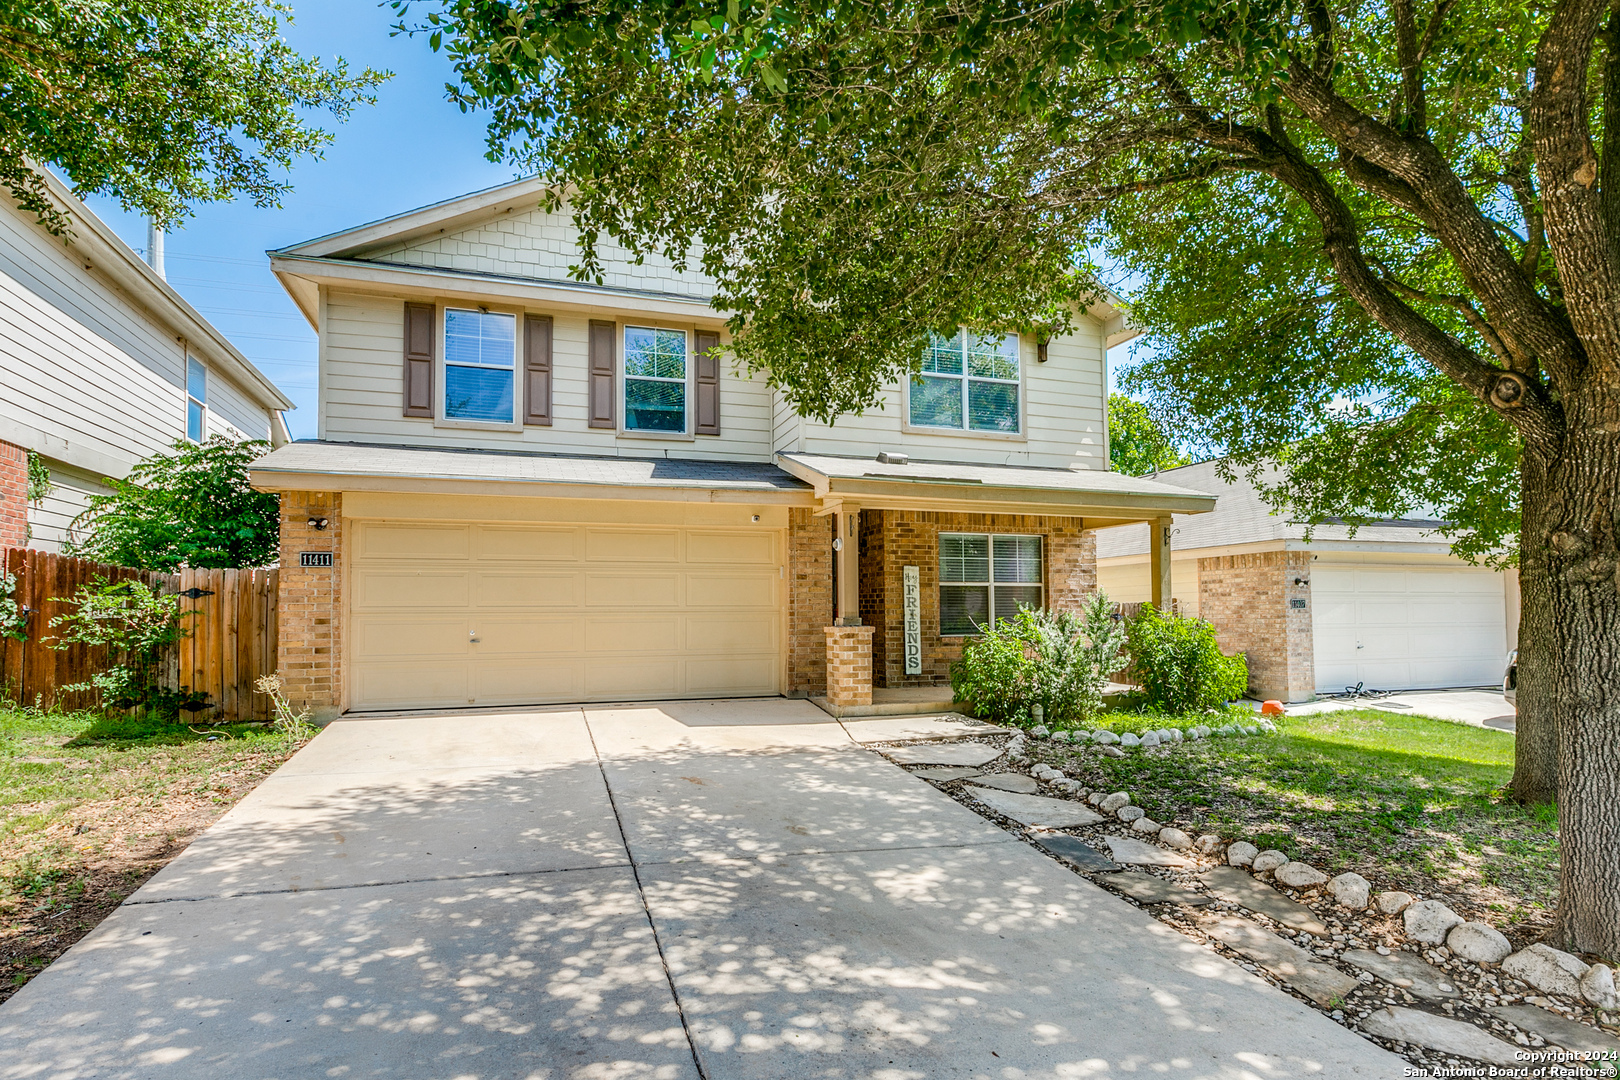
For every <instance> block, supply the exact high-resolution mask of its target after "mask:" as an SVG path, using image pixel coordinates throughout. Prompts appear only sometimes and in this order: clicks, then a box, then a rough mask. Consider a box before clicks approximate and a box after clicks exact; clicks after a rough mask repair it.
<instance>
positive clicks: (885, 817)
mask: <svg viewBox="0 0 1620 1080" xmlns="http://www.w3.org/2000/svg"><path fill="white" fill-rule="evenodd" d="M907 723H912V722H909V721H871V722H866V723H865V724H864V725H863V724H860V723H857V722H854V721H851V722H847V723H840V722H838V721H835V720H832V719H831V718H829V717H827V716H826V715H825V714H823V713H821V712H820V711H819V710H817V709H816V708H815V707H814V706H812V705H809V704H807V703H803V702H791V701H780V700H775V701H756V702H708V703H702V702H699V703H680V704H673V705H665V706H625V707H611V708H585V709H580V708H573V709H557V710H549V711H545V710H537V711H530V712H524V713H514V714H508V715H467V714H460V715H443V716H411V717H404V718H397V719H367V720H348V721H340V722H338V723H335V724H333V725H331V726H330V727H328V728H327V729H326V730H324V731H323V732H322V733H321V734H320V735H319V736H318V737H317V738H316V739H315V740H314V741H312V742H311V743H310V744H309V745H308V746H307V747H305V748H304V749H303V750H302V751H301V752H300V753H299V754H298V755H297V756H295V757H294V758H293V759H292V760H291V761H289V762H288V763H287V764H286V765H285V766H283V767H282V769H281V770H280V771H279V772H277V773H276V774H275V775H274V776H272V777H271V778H270V779H268V780H266V781H265V782H264V783H263V784H262V785H261V786H260V787H259V788H258V789H257V790H255V791H254V792H253V793H252V794H251V795H249V796H248V797H247V798H246V799H244V800H243V801H242V802H241V803H240V804H239V805H238V806H237V807H236V808H235V809H234V810H232V811H231V812H230V813H229V814H227V815H226V816H225V817H224V818H222V819H221V820H220V821H219V823H218V824H216V825H215V826H214V827H213V828H212V829H210V830H208V832H207V833H205V834H204V835H203V836H201V837H200V838H198V839H197V841H196V842H194V843H193V844H192V845H191V847H190V848H188V849H187V850H186V851H185V853H184V854H182V855H181V856H180V857H179V858H177V859H176V860H175V861H174V862H173V863H171V864H170V865H169V866H168V867H167V868H165V869H164V870H163V871H162V872H161V873H159V874H158V875H157V876H156V877H154V878H153V879H152V880H151V881H150V882H148V883H147V884H146V886H145V887H143V888H142V889H141V890H140V891H139V892H137V893H136V894H135V895H134V896H133V897H131V898H130V900H129V901H128V902H127V903H125V904H124V905H123V906H122V907H121V908H120V909H119V910H118V911H117V912H115V913H114V914H113V915H112V916H111V917H110V918H109V919H107V920H106V922H104V923H103V924H102V925H101V926H100V927H99V928H98V929H97V930H96V931H95V932H94V933H92V934H91V935H90V936H89V937H87V938H85V939H84V940H83V941H82V942H80V943H79V944H78V945H77V946H75V947H74V948H73V949H71V950H70V951H69V952H68V953H67V955H66V956H64V957H63V958H62V959H61V960H59V961H57V963H56V964H54V965H52V966H51V967H50V968H49V969H48V970H46V971H45V972H44V973H42V974H41V975H39V976H38V977H37V978H35V979H34V981H33V982H31V983H30V984H29V985H28V986H26V987H25V988H24V989H23V990H22V991H21V992H19V993H18V994H17V995H16V996H15V997H13V998H12V999H11V1000H10V1001H9V1002H8V1003H7V1004H6V1005H5V1006H4V1007H0V1077H4V1078H21V1077H28V1078H45V1077H51V1078H77V1077H98V1078H114V1077H131V1078H147V1077H153V1078H157V1077H161V1078H165V1080H167V1078H177V1080H178V1078H191V1077H198V1078H202V1077H207V1078H210V1080H216V1078H231V1080H254V1078H271V1077H276V1078H302V1077H345V1078H361V1077H366V1078H411V1080H429V1078H432V1080H438V1078H443V1080H462V1078H469V1080H470V1078H478V1080H485V1078H507V1077H511V1078H520V1080H542V1078H543V1080H562V1078H568V1080H631V1078H657V1080H688V1078H698V1077H703V1078H708V1080H733V1078H737V1080H740V1078H745V1077H746V1078H759V1080H778V1078H787V1077H794V1078H797V1077H807V1078H808V1077H815V1078H840V1080H841V1078H861V1080H917V1078H925V1077H984V1078H995V1080H1012V1078H1035V1077H1046V1078H1053V1080H1056V1078H1082V1077H1083V1078H1088V1080H1089V1078H1100V1077H1114V1076H1120V1075H1123V1074H1137V1075H1142V1074H1148V1075H1164V1076H1171V1077H1187V1078H1201V1077H1212V1078H1213V1077H1221V1078H1231V1080H1239V1078H1244V1080H1251V1078H1264V1080H1286V1078H1292V1077H1302V1078H1303V1077H1311V1078H1318V1077H1329V1078H1332V1077H1351V1076H1357V1077H1370V1078H1372V1077H1376V1078H1380V1080H1381V1078H1385V1077H1394V1076H1399V1075H1401V1069H1402V1067H1403V1066H1404V1064H1405V1063H1404V1062H1403V1061H1401V1060H1400V1059H1398V1058H1395V1057H1393V1056H1392V1055H1390V1054H1388V1053H1386V1052H1385V1051H1383V1050H1381V1049H1379V1048H1378V1047H1376V1046H1374V1045H1373V1044H1371V1043H1369V1042H1366V1041H1364V1040H1363V1039H1361V1038H1360V1037H1358V1036H1356V1035H1354V1034H1352V1033H1351V1032H1349V1031H1347V1030H1345V1029H1344V1028H1342V1027H1339V1026H1338V1025H1336V1024H1333V1023H1331V1022H1330V1021H1328V1020H1327V1019H1325V1018H1324V1017H1322V1016H1321V1015H1319V1014H1317V1013H1315V1012H1313V1011H1312V1010H1310V1009H1308V1008H1306V1007H1305V1006H1303V1005H1301V1004H1300V1003H1298V1002H1297V1001H1295V1000H1294V999H1292V998H1290V997H1288V996H1286V995H1284V994H1283V993H1281V992H1280V991H1278V990H1276V989H1274V988H1272V987H1270V986H1268V985H1266V984H1265V983H1263V982H1261V981H1260V980H1258V979H1256V978H1255V977H1253V976H1251V975H1249V974H1247V973H1246V972H1244V971H1243V970H1241V969H1240V968H1238V967H1236V966H1235V965H1233V964H1231V963H1228V962H1227V961H1226V960H1224V959H1221V958H1220V957H1218V956H1216V955H1214V954H1211V953H1209V952H1208V951H1206V950H1204V949H1203V948H1201V947H1199V946H1197V945H1195V944H1194V943H1193V942H1191V941H1189V940H1188V939H1186V938H1184V937H1182V936H1180V935H1178V934H1176V933H1174V932H1173V931H1171V930H1170V929H1168V928H1167V927H1165V926H1163V925H1162V924H1160V923H1159V922H1157V921H1156V920H1154V919H1152V918H1150V917H1149V916H1147V915H1146V914H1145V913H1143V912H1142V911H1140V910H1139V909H1136V908H1133V907H1131V906H1129V905H1127V904H1126V903H1125V902H1124V901H1122V900H1120V899H1118V898H1116V897H1114V896H1112V895H1111V894H1108V893H1106V892H1104V891H1103V890H1101V889H1099V888H1097V887H1096V886H1093V885H1092V884H1091V883H1089V882H1088V881H1086V880H1085V879H1083V878H1080V877H1078V876H1076V875H1075V874H1073V873H1071V872H1070V871H1069V870H1067V869H1064V868H1063V867H1062V866H1060V865H1059V864H1057V863H1055V862H1053V861H1052V860H1050V859H1048V858H1046V857H1045V856H1043V855H1041V854H1039V853H1037V852H1036V851H1035V850H1034V849H1033V848H1031V847H1030V846H1028V845H1026V844H1024V843H1023V842H1021V841H1019V840H1018V839H1017V838H1016V837H1013V836H1011V835H1009V834H1007V833H1006V832H1003V831H1002V830H1000V829H999V828H996V827H994V826H992V825H990V824H989V823H987V822H986V821H984V820H983V819H981V818H979V817H978V816H977V815H976V814H974V813H972V812H971V811H969V810H968V809H966V808H965V807H963V806H961V805H960V804H958V803H956V802H954V801H953V800H951V799H949V798H947V797H946V796H944V795H943V794H941V793H939V792H937V791H935V790H934V789H933V788H931V787H930V786H928V785H927V784H926V783H924V782H923V781H921V780H918V779H916V778H914V777H912V776H910V775H909V774H907V773H906V772H905V771H904V770H902V769H900V768H898V767H897V766H894V765H892V764H889V763H888V762H887V761H886V760H885V759H883V758H882V757H880V756H878V755H877V754H875V753H873V752H871V751H869V750H867V749H865V748H864V747H863V746H862V745H861V742H860V740H862V739H867V740H870V739H872V738H874V737H877V736H878V735H882V734H887V733H893V732H895V731H898V730H903V729H904V728H905V726H906V724H907ZM873 725H889V726H887V727H874V726H873Z"/></svg>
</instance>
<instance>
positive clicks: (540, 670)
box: [472, 658, 585, 701]
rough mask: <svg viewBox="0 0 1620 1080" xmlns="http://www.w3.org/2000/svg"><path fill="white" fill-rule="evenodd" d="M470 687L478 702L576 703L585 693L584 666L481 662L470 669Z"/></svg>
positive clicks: (577, 663)
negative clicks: (573, 701) (571, 701)
mask: <svg viewBox="0 0 1620 1080" xmlns="http://www.w3.org/2000/svg"><path fill="white" fill-rule="evenodd" d="M472 686H473V689H474V691H475V693H474V695H473V696H474V697H475V698H477V700H479V701H569V700H575V701H577V700H579V698H580V697H582V696H583V692H584V686H585V662H584V661H583V660H577V659H566V658H559V659H551V660H540V661H535V662H532V663H522V664H513V663H488V662H482V663H479V664H476V665H474V666H473V668H472Z"/></svg>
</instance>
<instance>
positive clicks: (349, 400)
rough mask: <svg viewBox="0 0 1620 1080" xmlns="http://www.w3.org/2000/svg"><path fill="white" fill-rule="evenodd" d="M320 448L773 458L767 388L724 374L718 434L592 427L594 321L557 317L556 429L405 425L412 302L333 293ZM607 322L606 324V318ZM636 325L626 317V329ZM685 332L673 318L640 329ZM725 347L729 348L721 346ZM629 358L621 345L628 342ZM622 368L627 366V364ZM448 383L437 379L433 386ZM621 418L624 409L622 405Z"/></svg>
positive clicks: (327, 318) (326, 325) (325, 338)
mask: <svg viewBox="0 0 1620 1080" xmlns="http://www.w3.org/2000/svg"><path fill="white" fill-rule="evenodd" d="M323 306H324V311H325V315H324V317H323V326H322V364H321V416H320V424H321V438H323V439H332V440H335V441H339V442H376V443H392V444H396V445H410V446H455V447H471V448H476V449H485V450H542V451H555V452H558V453H571V454H600V455H607V456H624V457H663V456H665V455H666V454H667V455H668V456H671V457H681V458H694V459H708V460H726V461H762V460H765V459H766V458H767V457H769V456H770V452H771V445H770V439H771V427H770V425H771V394H770V388H769V387H768V386H767V385H766V383H765V380H764V379H763V378H747V377H742V376H739V375H738V374H737V373H735V372H733V371H731V370H730V369H729V367H728V368H724V369H722V371H721V374H720V434H719V435H717V436H713V435H699V436H696V437H693V438H677V439H662V438H648V437H645V436H642V435H639V434H637V435H621V434H620V433H618V432H616V431H610V430H606V429H600V428H591V427H588V426H587V423H586V421H587V413H586V395H587V392H588V372H587V363H588V359H587V339H586V334H587V330H588V326H589V322H590V318H589V316H587V315H581V314H575V313H568V312H549V311H546V310H545V309H543V308H535V309H533V311H534V312H535V313H536V314H542V315H546V314H549V315H551V316H552V319H553V322H552V395H551V400H552V410H553V416H552V423H551V426H550V427H527V428H524V429H523V430H522V431H500V430H485V429H478V428H466V427H437V426H435V424H434V421H432V420H430V419H425V418H419V417H406V416H404V415H402V413H403V409H404V375H403V364H404V349H405V302H404V300H402V299H399V298H396V297H386V296H373V295H368V294H363V293H344V292H328V293H327V294H326V296H325V300H324V305H323ZM604 317H608V316H604ZM627 319H628V320H630V321H635V320H634V319H633V318H632V317H630V316H625V315H622V314H621V315H620V317H619V318H618V320H617V321H618V322H619V323H620V325H621V327H622V326H623V325H624V323H625V322H626V321H627ZM642 321H646V322H649V323H651V324H652V325H657V326H670V327H678V326H680V323H679V322H678V321H674V320H671V319H670V318H668V317H667V316H648V317H647V319H645V320H642ZM722 339H723V340H724V338H722ZM621 353H622V342H621ZM621 360H622V356H621ZM440 378H442V373H441V372H435V379H436V380H437V379H440ZM620 411H622V402H620Z"/></svg>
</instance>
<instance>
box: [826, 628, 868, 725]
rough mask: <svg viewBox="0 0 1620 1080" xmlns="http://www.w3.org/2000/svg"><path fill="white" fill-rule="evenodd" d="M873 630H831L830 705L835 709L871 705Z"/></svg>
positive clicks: (829, 641)
mask: <svg viewBox="0 0 1620 1080" xmlns="http://www.w3.org/2000/svg"><path fill="white" fill-rule="evenodd" d="M874 629H875V627H871V626H829V627H827V628H826V631H827V703H828V704H829V705H831V706H833V707H834V708H850V707H853V706H863V705H870V704H872V631H873V630H874Z"/></svg>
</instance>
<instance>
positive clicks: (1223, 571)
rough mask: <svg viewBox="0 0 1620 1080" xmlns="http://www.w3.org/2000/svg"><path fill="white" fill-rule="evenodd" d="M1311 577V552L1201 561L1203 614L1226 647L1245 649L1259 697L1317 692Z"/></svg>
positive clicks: (1292, 697)
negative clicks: (1297, 583) (1298, 582)
mask: <svg viewBox="0 0 1620 1080" xmlns="http://www.w3.org/2000/svg"><path fill="white" fill-rule="evenodd" d="M1310 578H1311V556H1310V553H1309V552H1302V551H1262V552H1255V553H1253V554H1248V555H1219V556H1214V557H1208V558H1202V559H1199V560H1198V610H1199V614H1200V615H1201V616H1202V617H1203V618H1205V619H1207V620H1208V621H1209V622H1212V623H1214V624H1215V635H1216V639H1217V640H1218V641H1219V642H1220V646H1221V649H1222V650H1223V651H1225V652H1227V653H1234V652H1241V653H1245V654H1247V655H1248V658H1249V691H1250V694H1251V695H1252V696H1254V697H1257V698H1276V699H1278V700H1280V701H1309V700H1310V699H1311V698H1312V697H1313V696H1314V695H1315V690H1316V670H1315V669H1316V652H1315V645H1314V641H1313V637H1312V630H1311V610H1310V604H1311V600H1310ZM1296 580H1298V581H1300V582H1301V584H1299V585H1295V584H1294V582H1295V581H1296ZM1296 601H1297V602H1299V603H1298V606H1296Z"/></svg>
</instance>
